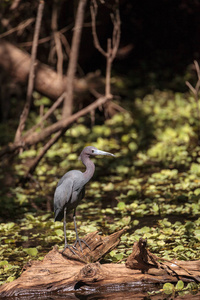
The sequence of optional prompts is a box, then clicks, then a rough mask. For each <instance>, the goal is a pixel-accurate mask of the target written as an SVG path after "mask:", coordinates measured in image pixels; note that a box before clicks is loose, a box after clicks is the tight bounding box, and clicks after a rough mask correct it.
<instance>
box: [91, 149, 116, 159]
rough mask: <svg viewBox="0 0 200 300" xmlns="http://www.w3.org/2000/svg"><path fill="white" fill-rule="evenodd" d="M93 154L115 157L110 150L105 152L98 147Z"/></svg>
mask: <svg viewBox="0 0 200 300" xmlns="http://www.w3.org/2000/svg"><path fill="white" fill-rule="evenodd" d="M93 155H109V156H113V157H115V155H114V154H112V153H110V152H105V151H101V150H98V149H96V150H94V152H93Z"/></svg>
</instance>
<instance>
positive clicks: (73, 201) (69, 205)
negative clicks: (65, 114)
mask: <svg viewBox="0 0 200 300" xmlns="http://www.w3.org/2000/svg"><path fill="white" fill-rule="evenodd" d="M96 155H110V156H115V155H114V154H112V153H109V152H105V151H101V150H98V149H97V148H95V147H92V146H88V147H86V148H84V149H83V151H82V152H81V154H80V159H81V161H82V163H83V164H84V165H85V167H86V170H85V172H84V173H82V172H81V171H78V170H72V171H69V172H67V173H66V174H65V175H64V176H63V177H62V178H61V179H60V181H59V182H58V185H57V187H56V190H55V194H54V213H55V221H61V220H62V219H63V217H64V222H63V224H64V235H65V248H64V250H65V249H66V248H69V249H70V250H71V251H72V252H73V253H74V251H73V250H72V249H71V248H70V246H69V245H68V243H67V238H66V214H67V213H68V212H69V211H71V210H74V215H73V219H74V227H75V232H76V241H75V244H74V246H73V249H76V248H75V247H76V244H77V243H79V245H80V249H81V250H82V246H81V242H83V243H85V244H86V242H85V241H83V240H81V239H80V238H79V236H78V232H77V227H76V217H75V215H76V207H77V205H78V204H79V202H80V201H81V199H83V197H84V195H85V185H86V183H87V182H88V181H89V180H90V179H91V178H92V176H93V174H94V171H95V165H94V163H93V162H92V161H91V160H90V156H96ZM86 245H87V244H86ZM87 246H88V245H87ZM74 254H75V253H74Z"/></svg>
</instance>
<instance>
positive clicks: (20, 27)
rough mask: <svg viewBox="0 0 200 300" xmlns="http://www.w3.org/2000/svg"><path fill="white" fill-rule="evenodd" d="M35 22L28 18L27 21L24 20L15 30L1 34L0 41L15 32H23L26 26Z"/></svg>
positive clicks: (33, 19)
mask: <svg viewBox="0 0 200 300" xmlns="http://www.w3.org/2000/svg"><path fill="white" fill-rule="evenodd" d="M34 21H35V18H30V19H28V20H25V21H22V22H21V23H19V25H17V26H16V27H15V28H12V29H10V30H8V31H6V32H4V33H2V34H0V39H1V38H3V37H5V36H8V35H10V34H12V33H14V32H16V31H20V30H23V29H25V28H26V27H27V26H29V25H30V24H32V23H33V22H34Z"/></svg>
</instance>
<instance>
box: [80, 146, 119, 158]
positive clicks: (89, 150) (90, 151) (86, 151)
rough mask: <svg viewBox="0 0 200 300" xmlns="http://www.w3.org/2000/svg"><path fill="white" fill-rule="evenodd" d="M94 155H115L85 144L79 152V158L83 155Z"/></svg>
mask: <svg viewBox="0 0 200 300" xmlns="http://www.w3.org/2000/svg"><path fill="white" fill-rule="evenodd" d="M96 155H108V156H113V157H115V155H114V154H112V153H110V152H105V151H102V150H99V149H97V148H96V147H93V146H87V147H85V148H84V149H83V151H82V152H81V154H80V158H82V157H84V156H96Z"/></svg>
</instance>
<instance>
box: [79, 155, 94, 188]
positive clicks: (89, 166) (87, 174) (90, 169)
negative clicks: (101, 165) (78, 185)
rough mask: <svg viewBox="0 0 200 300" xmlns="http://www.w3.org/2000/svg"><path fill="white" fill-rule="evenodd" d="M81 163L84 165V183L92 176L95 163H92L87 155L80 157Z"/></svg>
mask: <svg viewBox="0 0 200 300" xmlns="http://www.w3.org/2000/svg"><path fill="white" fill-rule="evenodd" d="M82 162H83V164H84V165H85V167H86V170H85V172H84V173H83V176H84V179H85V184H86V183H87V182H88V181H89V180H90V179H91V178H92V176H93V174H94V171H95V165H94V163H93V162H92V161H91V160H90V158H89V156H85V157H83V159H82Z"/></svg>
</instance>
